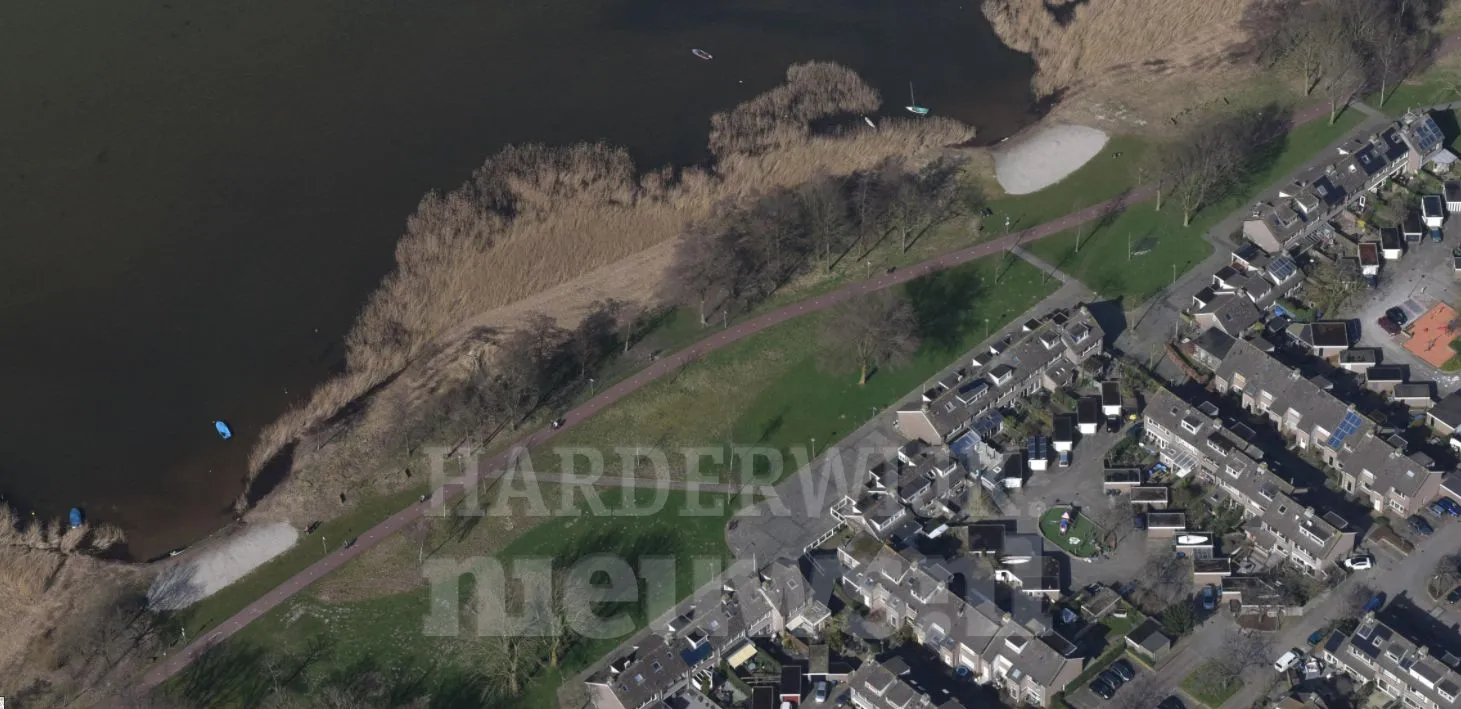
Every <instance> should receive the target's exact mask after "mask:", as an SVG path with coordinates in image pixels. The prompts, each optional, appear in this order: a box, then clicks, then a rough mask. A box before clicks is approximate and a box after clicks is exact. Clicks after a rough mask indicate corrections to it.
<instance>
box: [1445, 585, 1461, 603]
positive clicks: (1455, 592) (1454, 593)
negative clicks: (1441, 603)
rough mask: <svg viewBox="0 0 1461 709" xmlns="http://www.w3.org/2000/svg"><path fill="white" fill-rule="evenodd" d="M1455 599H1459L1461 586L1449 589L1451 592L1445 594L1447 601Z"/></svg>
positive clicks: (1460, 597)
mask: <svg viewBox="0 0 1461 709" xmlns="http://www.w3.org/2000/svg"><path fill="white" fill-rule="evenodd" d="M1456 601H1461V586H1457V587H1456V588H1454V589H1451V592H1450V593H1448V594H1446V602H1447V603H1455V602H1456Z"/></svg>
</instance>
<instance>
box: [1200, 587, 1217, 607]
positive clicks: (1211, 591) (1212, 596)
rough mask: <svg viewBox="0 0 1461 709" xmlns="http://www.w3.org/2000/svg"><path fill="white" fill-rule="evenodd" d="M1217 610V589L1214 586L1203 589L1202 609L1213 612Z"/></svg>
mask: <svg viewBox="0 0 1461 709" xmlns="http://www.w3.org/2000/svg"><path fill="white" fill-rule="evenodd" d="M1214 608H1217V589H1216V588H1214V587H1213V585H1212V584H1208V585H1206V586H1203V587H1202V609H1203V610H1209V611H1210V610H1212V609H1214Z"/></svg>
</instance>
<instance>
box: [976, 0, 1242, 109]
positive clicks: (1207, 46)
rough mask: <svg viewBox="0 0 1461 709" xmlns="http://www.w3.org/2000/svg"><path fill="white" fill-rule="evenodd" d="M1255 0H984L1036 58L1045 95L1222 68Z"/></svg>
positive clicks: (1006, 33) (1007, 35)
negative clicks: (1157, 76) (1249, 7)
mask: <svg viewBox="0 0 1461 709" xmlns="http://www.w3.org/2000/svg"><path fill="white" fill-rule="evenodd" d="M1253 2H1254V0H1205V1H1203V2H1198V1H1196V0H1191V1H1180V2H1171V1H1167V2H1153V0H1102V1H1101V2H1088V1H1087V0H1057V1H1055V2H1050V1H1049V0H984V5H983V11H984V15H985V16H986V17H988V18H989V21H990V22H991V23H992V24H993V26H994V30H995V32H996V33H997V34H999V37H1000V39H1002V40H1003V41H1004V43H1005V44H1007V45H1009V46H1010V47H1013V48H1014V49H1017V50H1020V51H1022V52H1026V53H1029V54H1030V55H1031V56H1032V57H1034V59H1035V64H1036V66H1037V71H1036V74H1035V81H1034V85H1035V90H1036V92H1037V93H1039V94H1040V95H1051V94H1055V93H1057V92H1061V91H1072V90H1077V91H1078V90H1087V89H1090V88H1092V87H1095V86H1100V85H1103V84H1107V83H1111V82H1120V81H1126V80H1131V79H1139V78H1143V77H1151V76H1156V75H1190V74H1191V73H1192V72H1194V71H1198V72H1201V71H1221V70H1222V69H1223V65H1224V64H1225V63H1226V62H1225V61H1224V60H1225V58H1226V57H1227V55H1228V52H1229V50H1230V49H1231V48H1232V47H1234V46H1236V45H1238V44H1240V43H1241V42H1242V40H1243V39H1244V37H1245V33H1244V31H1243V30H1242V28H1241V26H1240V23H1241V20H1242V18H1243V13H1244V11H1245V10H1246V9H1247V8H1248V6H1249V5H1251V4H1253Z"/></svg>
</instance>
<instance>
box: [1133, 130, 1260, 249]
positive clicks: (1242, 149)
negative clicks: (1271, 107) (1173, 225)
mask: <svg viewBox="0 0 1461 709" xmlns="http://www.w3.org/2000/svg"><path fill="white" fill-rule="evenodd" d="M1263 125H1264V124H1263V122H1262V119H1261V116H1259V115H1258V114H1256V113H1255V114H1248V113H1229V114H1215V115H1212V116H1209V117H1207V118H1206V119H1205V120H1202V121H1200V122H1198V123H1196V124H1194V125H1193V126H1192V127H1191V128H1189V129H1188V130H1186V131H1185V132H1184V133H1183V134H1182V135H1181V136H1179V137H1177V138H1176V139H1175V140H1173V141H1171V142H1169V143H1168V144H1167V145H1166V146H1165V147H1164V148H1163V149H1162V152H1161V157H1160V161H1161V168H1160V170H1159V173H1160V176H1159V178H1158V179H1159V181H1160V182H1161V184H1162V185H1164V186H1165V187H1166V189H1167V190H1168V191H1169V192H1170V194H1171V195H1172V197H1173V198H1174V199H1176V200H1177V202H1178V204H1180V205H1182V226H1189V225H1191V224H1192V217H1193V216H1194V215H1196V214H1197V212H1198V210H1200V209H1202V208H1203V207H1205V206H1207V205H1208V204H1209V203H1210V202H1211V201H1213V200H1216V199H1220V198H1221V197H1223V196H1225V195H1226V194H1227V193H1228V191H1230V190H1231V189H1232V188H1233V187H1234V186H1235V185H1238V184H1241V180H1242V178H1243V177H1244V176H1245V175H1246V173H1247V171H1248V170H1249V168H1250V164H1251V161H1252V156H1253V150H1254V148H1255V146H1256V145H1257V144H1258V143H1259V142H1260V139H1261V137H1262V132H1263Z"/></svg>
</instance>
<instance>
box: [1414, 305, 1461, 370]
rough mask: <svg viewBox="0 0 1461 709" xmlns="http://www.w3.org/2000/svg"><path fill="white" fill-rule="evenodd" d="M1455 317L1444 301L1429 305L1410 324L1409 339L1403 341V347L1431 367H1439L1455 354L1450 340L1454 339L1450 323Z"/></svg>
mask: <svg viewBox="0 0 1461 709" xmlns="http://www.w3.org/2000/svg"><path fill="white" fill-rule="evenodd" d="M1455 319H1456V311H1455V309H1453V308H1452V307H1451V306H1449V305H1446V304H1445V303H1437V304H1436V305H1433V306H1431V309H1430V310H1427V311H1425V314H1424V315H1422V316H1420V317H1419V318H1417V319H1416V321H1415V324H1414V325H1412V326H1411V328H1410V340H1409V341H1407V342H1406V343H1405V349H1406V350H1409V351H1410V353H1411V354H1413V355H1415V356H1417V357H1419V358H1421V359H1423V360H1425V361H1426V362H1427V363H1428V364H1430V365H1431V366H1432V367H1438V368H1439V367H1440V366H1441V365H1443V364H1445V363H1446V360H1449V359H1451V358H1452V357H1454V356H1455V355H1456V350H1453V349H1451V341H1452V340H1454V339H1456V333H1454V332H1452V331H1451V323H1452V322H1453V321H1454V320H1455Z"/></svg>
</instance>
